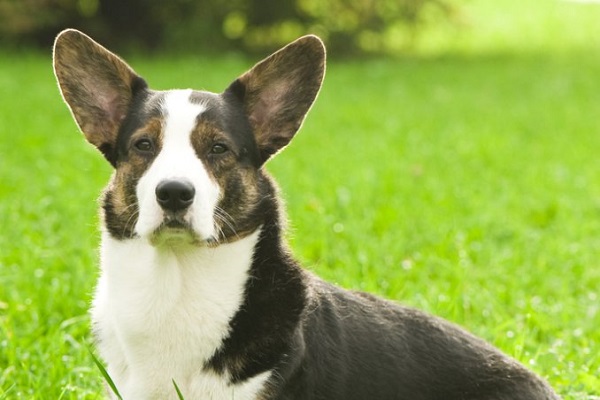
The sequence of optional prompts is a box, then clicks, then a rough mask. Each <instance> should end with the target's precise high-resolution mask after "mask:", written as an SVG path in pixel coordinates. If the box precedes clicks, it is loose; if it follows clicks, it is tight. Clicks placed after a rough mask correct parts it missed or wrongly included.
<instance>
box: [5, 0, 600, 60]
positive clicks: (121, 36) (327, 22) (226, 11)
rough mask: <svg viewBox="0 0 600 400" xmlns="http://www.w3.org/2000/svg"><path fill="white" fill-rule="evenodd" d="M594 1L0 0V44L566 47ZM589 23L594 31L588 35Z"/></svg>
mask: <svg viewBox="0 0 600 400" xmlns="http://www.w3.org/2000/svg"><path fill="white" fill-rule="evenodd" d="M597 3H598V2H597V1H594V0H538V1H528V2H523V1H515V0H502V1H490V0H285V1H279V0H232V1H223V0H200V1H195V0H172V1H153V0H128V1H122V0H0V46H4V47H13V48H14V47H23V46H32V47H38V48H40V47H44V48H47V47H48V46H49V45H50V44H51V43H52V40H53V39H54V37H55V36H56V34H57V33H58V32H59V31H60V30H61V29H63V28H65V27H73V28H78V29H81V30H84V31H85V32H87V33H88V34H90V35H91V36H93V37H94V38H97V39H98V40H99V41H100V42H102V43H104V44H106V45H107V46H109V47H111V48H116V49H117V50H120V51H123V50H127V49H130V50H131V49H135V50H136V51H138V52H139V51H157V50H160V51H164V50H166V49H168V50H170V51H177V52H186V51H191V50H193V51H198V50H202V51H209V50H213V51H231V50H235V51H244V52H265V51H268V50H272V49H274V48H276V47H278V46H280V45H282V44H284V43H287V42H289V41H290V40H292V39H294V38H296V37H298V36H300V35H302V34H306V33H314V34H317V35H319V36H321V37H322V38H323V39H324V40H325V41H326V43H327V45H328V49H329V50H330V52H332V53H333V54H335V55H339V56H357V55H373V54H388V55H389V54H396V55H398V54H407V53H411V54H414V53H417V54H423V53H425V54H431V53H432V52H433V53H436V54H439V53H444V52H447V51H456V50H457V49H459V50H462V51H464V50H465V49H473V47H475V48H477V49H479V50H480V49H481V47H488V48H489V47H494V48H497V47H506V46H508V47H510V46H517V47H522V46H523V44H524V43H521V42H526V44H528V45H529V46H539V45H544V44H548V43H549V42H552V41H554V40H555V39H559V40H558V43H554V44H555V45H559V46H560V45H561V42H564V39H566V40H567V41H568V42H569V45H574V44H580V45H581V44H588V45H592V44H594V45H598V40H599V36H600V35H599V34H598V33H599V29H600V28H598V27H599V26H600V23H599V22H598V21H599V20H598V18H599V16H600V13H599V11H598V8H599V6H598V4H597ZM592 26H595V27H596V28H595V30H592V31H590V28H591V27H592ZM565 32H566V33H568V34H567V35H562V34H561V33H565ZM592 32H593V33H595V35H594V36H590V35H589V34H590V33H592ZM548 36H550V38H549V37H548ZM561 37H562V38H563V39H561Z"/></svg>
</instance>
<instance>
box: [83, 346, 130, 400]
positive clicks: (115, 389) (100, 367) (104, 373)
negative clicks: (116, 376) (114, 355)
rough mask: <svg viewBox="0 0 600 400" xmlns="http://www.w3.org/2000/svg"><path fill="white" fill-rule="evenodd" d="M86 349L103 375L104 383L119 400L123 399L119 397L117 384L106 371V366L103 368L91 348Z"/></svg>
mask: <svg viewBox="0 0 600 400" xmlns="http://www.w3.org/2000/svg"><path fill="white" fill-rule="evenodd" d="M88 351H89V352H90V355H91V356H92V359H93V360H94V363H95V364H96V366H97V367H98V369H99V370H100V372H101V373H102V376H103V377H104V380H105V381H106V383H108V386H110V389H111V390H112V391H113V393H114V394H115V396H117V398H118V399H119V400H123V398H122V397H121V394H120V393H119V390H118V389H117V386H116V385H115V383H114V382H113V380H112V378H111V377H110V375H109V374H108V371H106V368H104V365H102V363H101V362H100V360H98V358H97V357H96V356H95V355H94V353H93V352H92V350H90V349H88Z"/></svg>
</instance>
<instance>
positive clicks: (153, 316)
mask: <svg viewBox="0 0 600 400" xmlns="http://www.w3.org/2000/svg"><path fill="white" fill-rule="evenodd" d="M259 233H260V229H259V230H257V231H256V232H254V233H253V234H252V235H250V236H248V237H246V238H244V239H241V240H239V241H236V242H233V243H229V244H222V245H220V246H218V247H216V248H208V247H191V246H190V247H187V248H178V249H177V250H173V249H168V248H156V247H154V246H151V245H150V244H149V243H148V241H146V240H144V239H143V238H137V239H131V240H124V241H120V240H116V239H114V238H112V237H111V236H110V234H109V233H108V232H104V233H103V237H102V248H101V261H102V274H101V277H100V280H99V282H98V286H97V288H96V295H95V299H94V302H93V308H92V319H93V322H94V325H95V327H96V328H97V335H98V339H99V341H98V347H99V350H100V353H101V355H102V357H103V358H104V359H105V360H106V361H107V363H108V372H109V374H110V375H111V377H112V378H113V380H114V382H115V384H116V385H117V388H118V389H119V391H120V392H121V395H122V396H123V398H124V399H125V400H131V399H134V400H138V399H140V400H144V399H161V400H162V399H176V398H177V397H176V392H175V389H174V387H173V384H172V382H171V380H172V379H174V380H175V381H176V382H177V385H178V386H179V388H180V389H181V390H182V393H183V395H184V397H185V398H187V399H203V400H204V399H206V400H208V399H215V400H216V399H219V400H220V399H236V400H243V399H255V398H256V396H257V395H258V394H259V393H260V391H261V390H262V389H263V388H264V385H265V383H266V381H267V380H268V378H269V377H270V374H271V372H270V371H267V372H265V373H263V374H260V375H257V376H255V377H253V378H251V379H249V380H247V381H245V382H243V383H240V384H236V385H233V384H230V380H229V377H228V374H225V375H224V376H220V375H218V374H216V373H213V372H207V371H203V369H202V367H203V365H204V363H205V362H206V361H207V360H209V359H210V357H211V356H212V355H213V354H214V352H215V351H216V350H217V349H218V348H219V347H220V345H221V343H222V342H223V340H224V338H225V337H227V334H228V333H229V322H230V320H231V319H232V318H233V316H234V315H235V313H236V312H237V310H238V309H239V308H240V307H241V305H242V302H243V295H244V287H245V283H246V281H247V279H248V270H249V268H250V265H251V264H252V257H253V251H254V246H255V244H256V242H257V240H258V235H259Z"/></svg>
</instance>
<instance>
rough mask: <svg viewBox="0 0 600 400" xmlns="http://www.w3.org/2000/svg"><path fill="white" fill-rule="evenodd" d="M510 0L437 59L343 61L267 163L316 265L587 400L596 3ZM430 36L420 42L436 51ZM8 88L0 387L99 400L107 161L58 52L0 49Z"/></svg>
mask: <svg viewBox="0 0 600 400" xmlns="http://www.w3.org/2000/svg"><path fill="white" fill-rule="evenodd" d="M503 3H504V2H503ZM505 3H506V4H504V6H505V7H503V8H502V10H504V11H505V12H507V13H509V14H510V13H514V15H515V16H514V20H510V18H509V17H508V16H507V15H504V14H500V13H498V12H497V11H494V10H497V8H496V9H493V8H492V6H491V4H494V3H493V2H486V1H484V0H479V1H474V2H470V6H469V7H467V9H469V10H471V12H472V13H474V15H475V16H479V18H473V21H472V22H471V25H470V28H469V29H472V30H473V32H475V33H477V32H480V33H481V36H480V37H476V38H471V39H469V40H467V39H460V38H459V39H460V40H458V39H456V41H455V42H452V40H454V39H452V40H451V39H448V38H446V39H444V40H446V42H445V44H444V46H443V48H445V49H446V50H447V51H445V52H443V53H442V52H440V51H439V49H438V50H436V51H433V50H431V52H429V53H428V52H427V51H425V52H424V53H425V54H426V55H425V56H423V55H421V56H418V57H416V56H415V57H408V58H405V59H397V60H369V61H350V62H344V63H342V62H332V63H330V66H329V69H328V75H327V77H326V83H325V86H324V89H323V91H322V94H321V96H320V98H319V100H318V102H317V104H316V106H315V107H314V109H313V110H312V111H311V114H310V116H309V118H308V120H307V122H306V124H305V126H304V128H303V130H302V132H301V133H300V134H299V135H298V137H297V138H296V139H295V140H294V142H293V144H292V145H291V146H290V147H289V148H288V149H286V151H285V152H284V153H283V154H281V155H280V156H279V157H278V158H276V159H275V160H273V161H272V162H271V163H270V165H269V170H270V171H271V172H272V173H273V174H274V175H275V176H276V178H277V179H278V181H279V183H280V186H281V187H282V192H283V194H284V197H285V199H286V203H287V208H288V214H289V215H290V221H291V222H290V240H291V243H292V245H293V248H294V250H295V252H296V254H297V256H298V257H299V258H300V259H301V260H302V261H303V262H304V263H305V265H306V266H307V267H308V268H310V269H312V270H314V271H316V272H317V273H318V274H319V275H321V276H323V277H324V278H326V279H328V280H330V281H333V282H337V283H339V284H340V285H342V286H345V287H348V288H356V289H361V290H367V291H371V292H374V293H378V294H381V295H384V296H387V297H389V298H392V299H395V300H398V301H402V302H404V303H406V304H411V305H414V306H416V307H418V308H421V309H424V310H427V311H430V312H432V313H434V314H437V315H440V316H443V317H445V318H448V319H450V320H452V321H455V322H457V323H459V324H461V325H463V326H465V327H466V328H468V329H469V330H470V331H472V332H474V333H476V334H477V335H480V336H482V337H484V338H485V339H487V340H489V341H491V342H492V343H494V344H495V345H496V346H498V347H500V348H501V349H502V350H504V351H505V352H507V353H508V354H511V355H513V356H514V357H516V358H518V359H519V360H521V361H522V362H523V363H525V364H526V365H528V366H529V367H530V368H532V369H533V370H535V371H536V372H537V373H539V374H541V375H543V376H545V377H546V378H547V379H548V380H549V381H550V382H551V383H552V385H553V386H554V387H555V388H556V389H557V390H558V391H559V392H560V393H561V394H562V395H563V396H564V397H565V399H591V398H593V397H592V396H600V378H599V377H600V355H599V354H600V351H598V343H600V331H599V330H598V326H600V306H599V304H600V299H599V297H600V289H599V288H600V265H599V262H598V259H599V258H600V257H599V256H600V157H598V151H599V149H600V124H599V123H598V122H597V121H598V116H599V115H600V98H599V96H598V93H600V79H598V77H600V53H598V51H597V44H598V43H597V40H598V38H599V37H600V36H598V35H596V36H594V35H593V33H595V32H596V33H597V29H598V28H596V25H595V24H592V23H590V22H589V21H597V19H595V20H594V19H593V18H592V17H596V18H597V17H599V16H600V6H591V5H590V6H584V5H579V4H570V3H559V2H550V1H546V2H539V4H538V6H539V9H538V10H536V13H537V14H532V13H533V11H532V10H531V9H529V8H527V7H532V6H530V5H519V4H520V3H519V2H517V1H509V0H505ZM519 7H523V10H522V11H523V12H522V13H517V11H519V10H520V9H519ZM494 13H496V14H494ZM533 15H537V16H538V17H539V18H538V20H535V21H534V22H531V20H532V16H533ZM492 17H493V18H492ZM485 18H488V19H487V20H486V19H485ZM488 20H489V21H490V23H489V24H487V25H485V26H483V25H480V26H478V25H476V24H475V23H481V22H480V21H488ZM509 20H510V21H513V22H511V23H512V24H513V25H506V24H508V22H507V21H509ZM527 24H529V25H527ZM531 24H533V27H532V26H531ZM510 26H512V30H511V29H509V27H510ZM522 27H523V29H521V28H522ZM525 27H526V28H527V29H525ZM503 29H504V30H503ZM503 32H504V33H503ZM522 32H524V34H526V38H522V37H521V33H522ZM536 32H540V33H536ZM543 33H544V34H543ZM461 35H462V34H461ZM431 37H432V38H434V39H435V35H432V36H431ZM525 39H531V40H525ZM431 40H432V42H431V44H428V43H424V47H425V48H426V49H435V48H436V46H438V47H439V44H436V43H439V42H435V41H434V40H433V39H431ZM593 40H596V42H593ZM132 64H133V65H134V67H135V68H136V69H137V70H138V71H139V72H140V73H142V74H143V75H144V76H146V77H147V78H148V79H149V80H150V82H151V83H153V86H154V87H156V88H170V87H182V86H193V87H202V88H206V89H209V90H215V91H217V90H220V89H221V88H223V87H224V86H225V85H226V84H227V83H229V81H230V80H231V79H232V78H233V77H234V76H236V75H237V74H238V73H240V72H242V71H243V70H244V69H245V68H247V67H248V62H247V61H245V60H243V59H239V58H235V57H223V58H222V59H210V60H207V59H202V58H201V57H197V58H196V57H188V58H177V59H171V58H169V57H160V58H147V57H146V58H143V57H138V58H137V59H136V58H134V59H133V60H132ZM0 88H1V89H2V93H3V94H5V95H4V96H1V97H0V399H49V398H56V399H97V398H103V396H104V394H103V390H104V389H103V385H104V383H103V378H102V374H101V373H100V372H99V371H98V369H97V367H96V366H95V364H94V361H93V358H92V357H91V356H90V354H89V352H88V348H89V346H91V339H90V331H89V319H88V317H87V308H88V303H89V300H90V298H91V292H92V290H93V286H94V282H95V279H96V276H97V272H96V271H97V267H96V263H97V254H96V253H97V251H96V250H95V249H96V248H97V245H98V237H99V235H98V230H97V224H98V218H97V214H96V198H97V196H98V193H99V192H100V190H101V188H102V187H103V185H104V183H105V182H106V180H107V179H108V177H109V175H110V173H111V171H110V168H109V166H108V165H107V164H106V163H105V162H104V161H103V159H102V157H101V156H100V155H99V154H98V153H97V152H96V151H95V150H94V149H92V148H91V147H90V146H88V145H87V144H85V143H84V140H83V138H82V136H81V135H80V134H79V133H78V132H77V130H76V128H75V125H74V123H73V122H72V120H71V118H70V115H69V113H68V111H67V110H66V108H65V106H64V105H63V104H62V102H61V101H60V97H59V95H58V92H57V90H56V88H55V84H54V80H53V77H52V71H51V66H50V61H49V55H48V54H43V55H41V54H14V53H13V54H4V55H3V56H1V57H0Z"/></svg>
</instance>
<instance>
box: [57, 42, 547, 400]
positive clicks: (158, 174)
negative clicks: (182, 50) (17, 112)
mask: <svg viewBox="0 0 600 400" xmlns="http://www.w3.org/2000/svg"><path fill="white" fill-rule="evenodd" d="M54 69H55V73H56V76H57V79H58V83H59V86H60V89H61V92H62V94H63V97H64V99H65V101H66V102H67V104H68V106H69V108H70V109H71V111H72V113H73V116H74V118H75V120H76V122H77V123H78V125H79V127H80V128H81V130H82V132H83V133H84V135H85V137H86V139H87V140H88V141H89V142H90V143H92V144H93V145H95V146H96V147H97V148H98V149H99V150H100V151H101V152H102V154H103V155H104V156H105V158H106V159H107V160H108V162H109V163H110V164H111V165H112V166H113V167H114V169H115V170H114V174H113V176H112V179H111V181H110V183H109V184H108V187H107V188H106V190H105V193H104V196H103V200H102V209H103V230H102V245H101V276H100V279H99V282H98V285H97V289H96V293H95V298H94V302H93V308H92V319H93V324H94V327H93V328H94V333H95V335H96V338H97V343H98V348H99V351H100V353H101V355H102V357H103V358H104V360H105V361H106V362H107V365H108V372H109V374H110V375H111V377H112V379H113V381H114V382H115V384H116V386H117V387H118V389H119V391H120V393H121V395H122V396H123V398H124V399H126V400H130V399H134V400H144V399H161V400H162V399H176V398H177V393H176V391H175V388H174V385H173V381H174V382H176V384H177V386H178V387H179V388H180V389H181V392H182V394H183V395H184V397H185V398H186V399H188V400H189V399H203V400H205V399H236V400H245V399H248V400H249V399H265V400H266V399H282V400H283V399H306V400H309V399H322V400H332V399H344V400H352V399H357V400H364V399H398V400H402V399H405V400H421V399H422V400H426V399H427V400H434V399H440V400H441V399H444V400H452V399H465V400H466V399H472V400H486V399H488V400H492V399H494V400H501V399H506V400H508V399H511V400H519V399H520V400H533V399H536V400H537V399H539V400H541V399H556V398H557V396H556V395H555V394H554V392H553V391H552V390H551V389H550V388H549V387H548V386H547V384H546V383H544V382H543V381H542V379H540V378H538V377H536V376H535V375H534V374H532V373H531V372H529V371H528V370H527V369H525V368H524V367H523V366H521V365H520V364H518V363H517V362H516V361H514V360H513V359H511V358H509V357H507V356H505V355H503V354H502V353H500V352H499V351H498V350H496V349H494V348H493V347H492V346H490V345H489V344H487V343H485V342H484V341H482V340H480V339H478V338H476V337H474V336H472V335H470V334H469V333H467V332H465V331H464V330H462V329H461V328H459V327H457V326H455V325H452V324H451V323H449V322H446V321H444V320H441V319H439V318H436V317H433V316H430V315H427V314H424V313H422V312H420V311H417V310H414V309H411V308H407V307H403V306H400V305H397V304H394V303H391V302H388V301H385V300H382V299H379V298H376V297H374V296H371V295H369V294H365V293H358V292H349V291H346V290H343V289H340V288H337V287H335V286H333V285H330V284H328V283H326V282H324V281H322V280H320V279H319V278H317V277H316V276H314V275H312V274H311V273H309V272H307V271H305V270H303V269H302V268H301V267H300V266H299V265H298V263H297V262H296V261H295V260H294V259H293V257H292V256H291V254H290V252H289V250H288V248H287V246H286V244H285V241H284V238H283V231H282V214H281V206H280V204H279V201H278V193H277V189H276V187H275V185H274V183H273V182H272V181H271V179H270V178H269V177H268V175H267V174H266V172H265V171H264V168H263V166H264V164H265V163H266V162H267V161H268V160H269V159H270V158H271V157H272V156H273V155H274V154H276V153H277V152H278V151H279V150H281V149H282V148H283V147H285V146H286V145H287V144H288V143H289V141H290V140H291V139H292V137H293V136H294V134H295V133H296V132H297V130H298V129H299V128H300V126H301V124H302V121H303V119H304V117H305V115H306V113H307V112H308V110H309V108H310V107H311V105H312V103H313V101H314V99H315V98H316V96H317V93H318V91H319V88H320V86H321V82H322V79H323V75H324V70H325V51H324V47H323V45H322V43H321V41H320V40H319V39H318V38H316V37H314V36H306V37H303V38H300V39H298V40H297V41H295V42H293V43H291V44H290V45H288V46H286V47H285V48H283V49H281V50H280V51H278V52H276V53H274V54H273V55H271V56H270V57H268V58H266V59H265V60H263V61H261V62H260V63H259V64H257V65H256V66H254V67H253V68H252V69H251V70H250V71H248V72H246V73H245V74H243V75H242V76H240V77H239V78H238V79H236V80H235V81H234V82H233V83H232V84H231V85H230V86H229V87H228V88H227V89H226V90H225V91H224V92H223V93H221V94H214V93H209V92H203V91H194V90H170V91H154V90H150V89H149V88H148V86H147V85H146V82H145V81H144V80H143V79H142V78H140V77H139V76H138V75H137V74H136V73H135V72H134V71H133V70H132V69H131V68H130V67H129V66H128V65H127V64H126V63H125V62H124V61H123V60H121V59H120V58H118V57H117V56H116V55H114V54H113V53H111V52H110V51H108V50H106V49H105V48H104V47H102V46H100V45H99V44H97V43H96V42H94V41H93V40H92V39H90V38H89V37H87V36H86V35H84V34H82V33H80V32H78V31H75V30H67V31H64V32H62V33H61V34H60V35H59V36H58V38H57V40H56V43H55V48H54Z"/></svg>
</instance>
